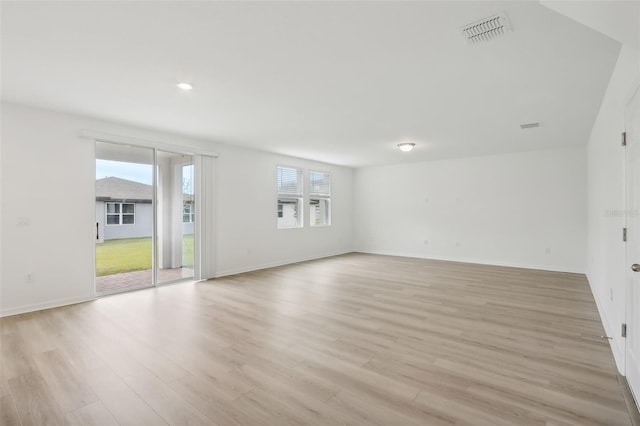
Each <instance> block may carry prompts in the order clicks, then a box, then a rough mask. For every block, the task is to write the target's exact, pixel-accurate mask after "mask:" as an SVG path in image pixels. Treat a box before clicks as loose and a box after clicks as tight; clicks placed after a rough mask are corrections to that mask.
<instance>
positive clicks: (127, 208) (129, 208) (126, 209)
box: [122, 204, 135, 213]
mask: <svg viewBox="0 0 640 426" xmlns="http://www.w3.org/2000/svg"><path fill="white" fill-rule="evenodd" d="M134 206H135V205H134V204H123V205H122V213H134V212H135V210H134V209H135V207H134Z"/></svg>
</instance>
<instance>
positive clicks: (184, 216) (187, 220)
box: [182, 214, 190, 223]
mask: <svg viewBox="0 0 640 426" xmlns="http://www.w3.org/2000/svg"><path fill="white" fill-rule="evenodd" d="M182 221H183V222H184V223H189V221H190V217H189V215H188V214H183V215H182Z"/></svg>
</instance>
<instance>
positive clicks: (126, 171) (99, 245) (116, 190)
mask: <svg viewBox="0 0 640 426" xmlns="http://www.w3.org/2000/svg"><path fill="white" fill-rule="evenodd" d="M153 163H154V152H153V150H152V149H149V148H139V147H130V146H122V145H114V144H110V143H104V142H97V143H96V199H95V203H96V211H95V213H96V218H95V219H96V229H95V239H96V240H95V243H96V265H95V266H96V293H98V294H108V293H115V292H119V291H124V290H133V289H138V288H143V287H149V286H152V285H153V283H154V280H153V263H154V262H153V229H154V191H153V188H154V186H153V185H154V173H153Z"/></svg>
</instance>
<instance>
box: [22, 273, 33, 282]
mask: <svg viewBox="0 0 640 426" xmlns="http://www.w3.org/2000/svg"><path fill="white" fill-rule="evenodd" d="M24 282H25V283H26V284H31V283H32V282H33V272H28V273H26V274H24Z"/></svg>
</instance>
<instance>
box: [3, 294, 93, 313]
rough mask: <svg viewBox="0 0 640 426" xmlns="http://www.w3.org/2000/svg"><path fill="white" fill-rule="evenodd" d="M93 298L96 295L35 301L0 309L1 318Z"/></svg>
mask: <svg viewBox="0 0 640 426" xmlns="http://www.w3.org/2000/svg"><path fill="white" fill-rule="evenodd" d="M93 300H96V297H94V296H90V297H72V298H69V299H58V300H53V301H50V302H43V303H34V304H32V305H23V306H18V307H15V308H9V309H3V310H0V318H1V317H8V316H10V315H18V314H24V313H27V312H35V311H41V310H43V309H51V308H59V307H61V306H67V305H75V304H77V303H85V302H91V301H93Z"/></svg>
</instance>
